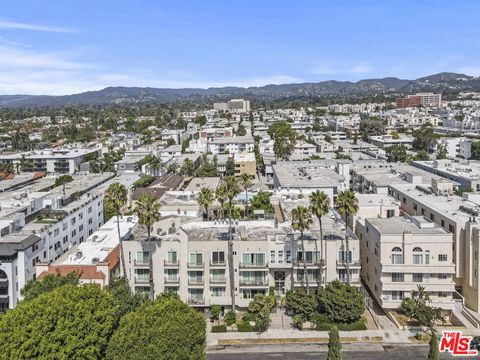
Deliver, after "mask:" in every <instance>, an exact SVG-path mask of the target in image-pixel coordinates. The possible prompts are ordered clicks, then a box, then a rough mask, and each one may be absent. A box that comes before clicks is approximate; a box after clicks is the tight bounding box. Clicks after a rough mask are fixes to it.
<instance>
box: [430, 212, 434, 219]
mask: <svg viewBox="0 0 480 360" xmlns="http://www.w3.org/2000/svg"><path fill="white" fill-rule="evenodd" d="M430 220H432V221H435V214H432V213H430Z"/></svg>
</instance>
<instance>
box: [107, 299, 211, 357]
mask: <svg viewBox="0 0 480 360" xmlns="http://www.w3.org/2000/svg"><path fill="white" fill-rule="evenodd" d="M205 345H206V334H205V319H204V317H203V315H202V314H201V313H199V312H198V311H196V310H195V309H193V308H191V307H189V306H188V305H186V304H184V303H183V302H182V301H181V300H180V299H178V297H177V296H175V295H172V294H168V295H161V296H159V297H158V298H157V300H155V301H154V302H151V303H146V304H144V305H142V306H141V307H140V308H139V309H137V310H135V311H133V312H131V313H129V314H127V315H125V316H124V317H123V318H122V320H121V321H120V326H119V327H118V329H117V330H116V331H115V333H114V334H113V336H112V338H111V339H110V343H109V344H108V350H107V359H112V360H122V359H125V360H127V359H128V360H145V359H185V360H187V359H192V360H193V359H195V360H197V359H198V360H202V359H205Z"/></svg>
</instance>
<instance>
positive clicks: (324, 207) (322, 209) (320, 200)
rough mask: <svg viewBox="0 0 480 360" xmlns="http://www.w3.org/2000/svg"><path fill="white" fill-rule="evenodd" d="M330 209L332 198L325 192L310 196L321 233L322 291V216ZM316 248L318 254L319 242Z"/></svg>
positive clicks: (311, 207)
mask: <svg viewBox="0 0 480 360" xmlns="http://www.w3.org/2000/svg"><path fill="white" fill-rule="evenodd" d="M329 207H330V198H329V197H328V195H327V194H325V193H324V192H323V191H319V190H317V191H315V192H314V193H312V194H311V195H310V210H311V212H312V214H313V215H315V216H316V217H317V220H318V229H319V233H320V261H319V262H318V272H319V276H320V279H319V280H318V290H320V287H321V282H322V279H323V277H322V271H323V257H324V253H323V228H322V216H325V215H327V214H328V208H329ZM315 248H316V251H317V252H318V245H317V241H316V240H315Z"/></svg>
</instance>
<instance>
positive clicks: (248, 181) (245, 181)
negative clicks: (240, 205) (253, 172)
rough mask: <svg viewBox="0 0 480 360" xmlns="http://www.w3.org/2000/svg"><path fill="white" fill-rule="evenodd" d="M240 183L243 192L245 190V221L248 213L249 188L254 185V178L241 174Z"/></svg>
mask: <svg viewBox="0 0 480 360" xmlns="http://www.w3.org/2000/svg"><path fill="white" fill-rule="evenodd" d="M239 182H240V185H241V186H242V188H243V190H245V211H244V214H243V218H244V219H245V218H246V217H247V212H248V188H249V187H250V186H251V185H252V177H251V176H250V175H249V174H247V173H241V174H240V177H239Z"/></svg>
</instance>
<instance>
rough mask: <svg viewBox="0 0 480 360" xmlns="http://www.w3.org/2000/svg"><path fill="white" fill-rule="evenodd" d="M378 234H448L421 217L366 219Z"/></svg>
mask: <svg viewBox="0 0 480 360" xmlns="http://www.w3.org/2000/svg"><path fill="white" fill-rule="evenodd" d="M366 221H368V223H370V224H371V225H372V226H374V227H375V228H376V229H377V230H378V232H379V233H380V234H403V233H405V232H408V233H412V234H420V235H429V234H432V235H434V234H449V232H447V231H446V230H445V229H444V228H442V227H441V226H439V225H438V224H436V223H434V222H431V221H429V220H427V219H426V218H424V217H423V216H414V217H391V218H388V219H387V218H371V219H366Z"/></svg>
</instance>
